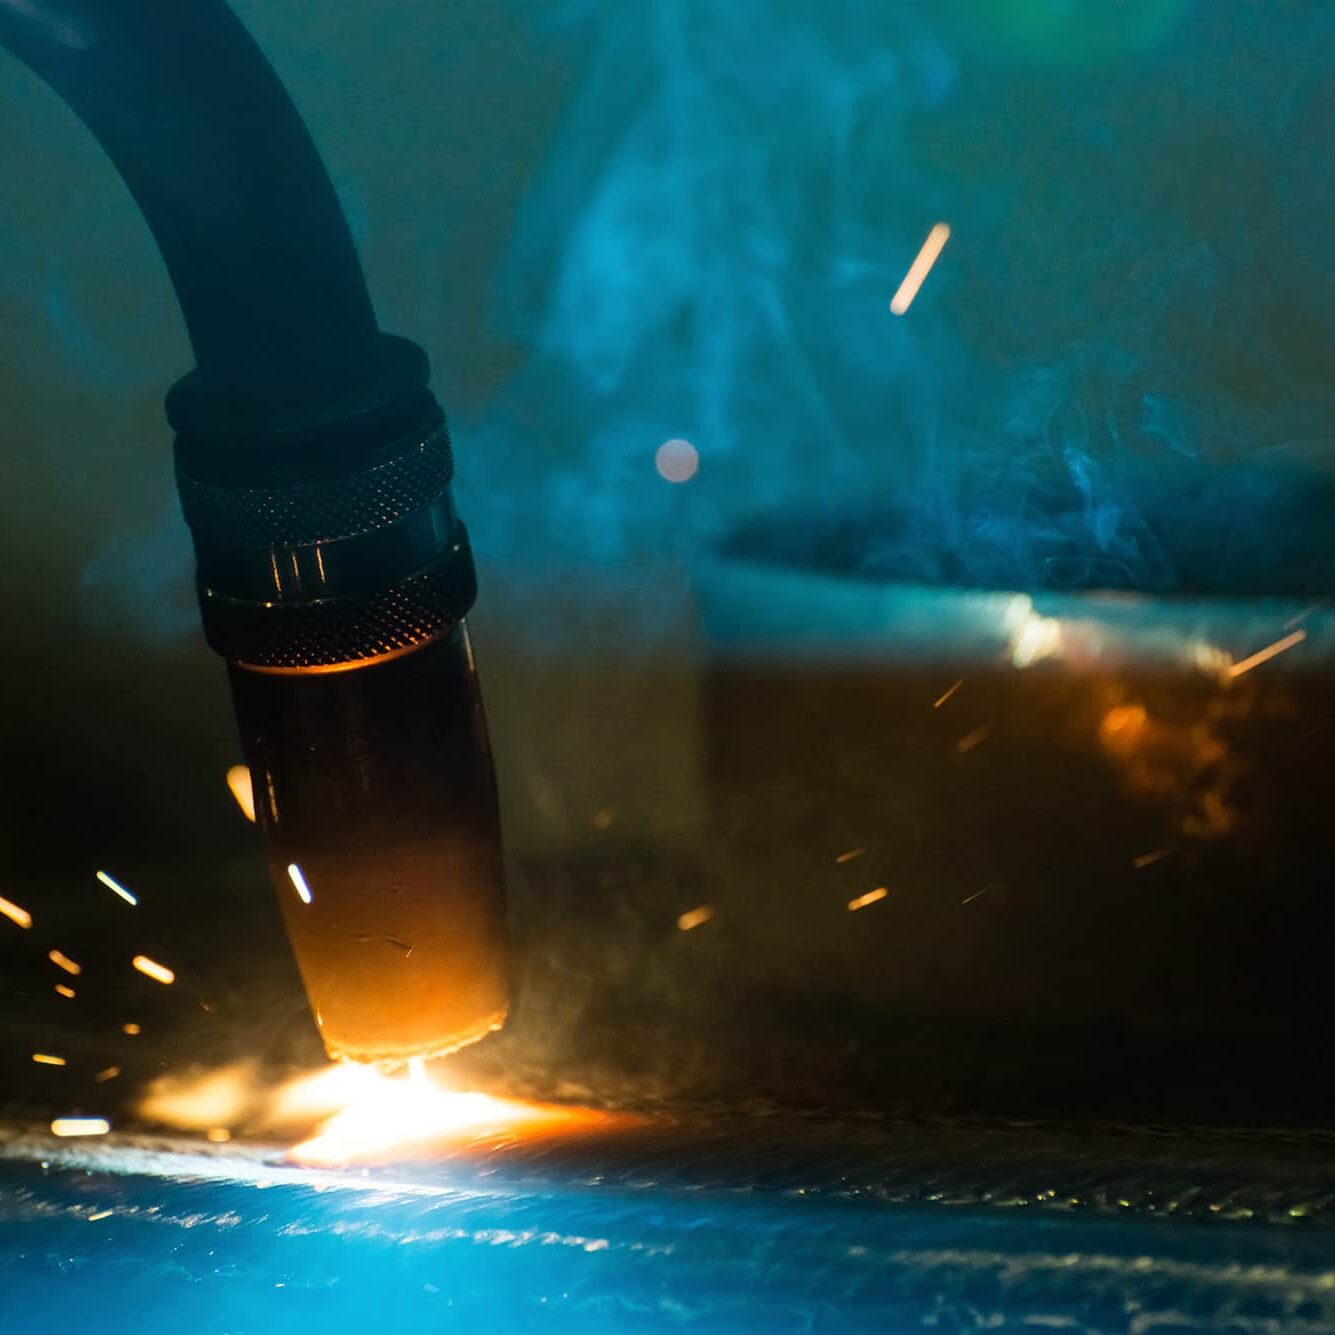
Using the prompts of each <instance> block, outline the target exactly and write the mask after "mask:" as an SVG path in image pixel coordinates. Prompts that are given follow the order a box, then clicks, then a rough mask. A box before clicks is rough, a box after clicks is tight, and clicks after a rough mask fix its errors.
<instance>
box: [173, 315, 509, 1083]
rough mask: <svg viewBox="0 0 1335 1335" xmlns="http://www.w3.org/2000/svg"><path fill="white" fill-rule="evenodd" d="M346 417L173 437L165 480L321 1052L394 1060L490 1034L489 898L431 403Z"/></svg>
mask: <svg viewBox="0 0 1335 1335" xmlns="http://www.w3.org/2000/svg"><path fill="white" fill-rule="evenodd" d="M390 342H391V343H393V344H402V343H403V341H402V340H391V341H390ZM406 346H407V347H408V348H411V346H412V345H406ZM418 356H419V357H420V354H418ZM424 366H425V363H424V360H423V362H422V368H423V371H424ZM355 426H356V430H348V429H346V428H339V429H328V430H324V431H308V432H306V433H305V435H304V436H303V437H302V438H300V439H297V440H295V441H291V442H287V447H286V448H284V449H274V448H272V444H271V443H270V445H269V447H268V448H266V449H264V450H262V451H261V450H258V449H257V450H253V451H248V450H245V449H244V448H243V449H235V448H234V449H232V450H229V451H220V450H217V449H211V448H208V442H201V441H199V440H198V439H196V438H195V437H192V436H191V435H188V434H185V433H183V434H182V435H181V436H179V437H178V440H177V449H176V458H177V480H178V484H179V488H180V494H181V501H182V509H183V510H184V513H185V516H186V520H187V522H188V523H189V525H190V528H191V532H192V534H193V537H194V541H195V551H196V556H197V564H198V574H197V582H198V589H199V598H200V606H201V609H202V612H203V618H204V628H205V634H206V636H207V638H208V640H209V643H210V644H211V645H212V646H213V648H214V649H216V650H217V651H218V652H219V653H221V654H222V655H223V656H224V657H225V658H226V659H227V661H228V665H229V674H230V678H231V685H232V697H233V702H234V705H235V708H236V715H237V721H238V724H239V727H240V732H241V740H242V745H243V748H244V753H245V758H246V763H247V765H248V766H249V768H250V772H251V781H252V786H253V791H254V796H255V813H256V819H257V822H258V824H259V825H260V827H261V829H262V831H263V833H264V836H265V842H266V847H267V859H268V864H269V872H270V879H271V880H272V882H273V885H274V888H275V890H276V892H277V894H278V896H279V901H280V903H281V905H282V910H283V916H284V921H285V923H286V925H287V929H288V935H289V937H290V939H291V942H292V946H293V950H294V953H295V955H296V959H297V964H298V966H299V968H300V970H301V974H302V978H303V981H304V983H305V986H306V991H307V995H308V998H309V1000H310V1004H311V1009H312V1011H313V1012H314V1015H315V1020H316V1023H317V1025H318V1026H319V1029H320V1033H321V1035H322V1037H323V1039H324V1043H325V1047H326V1049H327V1050H328V1052H329V1053H330V1055H331V1056H335V1057H348V1058H355V1059H358V1060H363V1061H377V1062H382V1063H397V1062H400V1061H403V1060H405V1059H407V1058H410V1057H416V1056H427V1057H429V1056H438V1055H442V1054H444V1053H447V1052H450V1051H453V1050H454V1049H456V1048H459V1047H462V1046H464V1045H465V1044H467V1043H470V1042H473V1041H474V1040H476V1039H478V1038H481V1037H483V1036H484V1035H485V1034H486V1033H488V1032H490V1031H491V1030H494V1029H498V1028H500V1027H501V1025H502V1023H503V1022H504V1020H505V1015H506V1009H507V1005H508V992H507V981H506V964H507V961H506V937H505V896H504V889H503V884H502V871H501V851H500V831H499V819H498V815H497V804H496V791H495V780H494V775H493V770H492V761H491V752H490V747H489V743H488V738H487V727H486V720H485V717H484V714H483V709H482V702H481V695H480V692H479V689H478V682H477V672H476V667H475V664H474V661H473V655H472V649H471V645H470V643H469V639H468V631H467V627H466V624H465V622H464V616H465V614H466V612H467V611H468V610H469V608H470V607H471V605H472V602H473V598H474V595H475V591H476V582H475V576H474V572H473V563H472V557H471V553H470V551H469V547H468V538H467V534H466V532H465V530H464V528H463V525H462V524H461V523H460V522H459V520H458V517H457V516H456V515H455V513H454V509H453V505H452V503H451V499H450V491H449V484H450V479H451V476H452V473H453V459H452V455H451V450H450V442H449V436H448V432H447V430H446V427H445V421H444V416H443V414H442V413H441V411H440V409H439V407H438V406H437V405H436V403H435V400H434V399H433V398H432V397H431V395H430V394H429V393H428V392H427V391H426V390H425V385H424V379H423V385H422V388H421V390H420V392H419V393H417V394H416V395H415V396H412V395H410V396H407V400H406V402H400V404H399V405H398V406H397V408H396V411H395V412H393V413H389V414H386V413H384V412H380V413H377V414H363V415H362V417H361V418H360V419H359V420H358V421H357V422H356V423H355ZM256 461H260V464H259V468H258V470H257V468H256V467H255V466H254V465H255V464H256ZM248 465H250V466H248Z"/></svg>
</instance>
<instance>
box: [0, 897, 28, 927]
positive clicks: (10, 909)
mask: <svg viewBox="0 0 1335 1335" xmlns="http://www.w3.org/2000/svg"><path fill="white" fill-rule="evenodd" d="M0 914H3V915H4V916H5V917H6V918H8V919H9V921H10V922H12V923H15V924H16V925H17V926H19V927H23V928H25V929H26V928H28V927H31V926H32V914H31V913H29V912H28V910H27V909H21V908H19V906H18V905H17V904H15V903H14V902H13V901H12V900H8V899H4V898H2V897H0Z"/></svg>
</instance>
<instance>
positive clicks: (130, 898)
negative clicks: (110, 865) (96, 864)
mask: <svg viewBox="0 0 1335 1335" xmlns="http://www.w3.org/2000/svg"><path fill="white" fill-rule="evenodd" d="M96 875H97V879H98V880H99V881H101V882H102V884H103V885H105V886H106V887H107V889H108V890H110V891H111V892H112V894H116V895H119V896H120V897H121V898H122V899H123V900H124V901H125V902H126V903H127V904H128V905H129V906H130V907H131V908H135V909H137V908H138V907H139V899H138V897H137V896H136V895H133V894H131V893H130V891H128V890H127V889H126V888H125V887H124V886H123V885H122V884H121V883H120V882H119V881H118V880H117V879H116V878H115V877H114V876H112V875H111V874H110V873H109V872H105V871H99V872H97V873H96Z"/></svg>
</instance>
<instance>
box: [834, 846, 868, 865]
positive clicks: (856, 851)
mask: <svg viewBox="0 0 1335 1335" xmlns="http://www.w3.org/2000/svg"><path fill="white" fill-rule="evenodd" d="M866 851H867V850H866V849H865V848H850V849H849V850H848V852H847V853H840V854H839V856H838V857H837V858H835V861H836V862H837V863H839V864H840V865H842V864H843V863H845V862H852V861H853V859H854V858H860V857H861V856H862V855H863V854H864V853H865V852H866Z"/></svg>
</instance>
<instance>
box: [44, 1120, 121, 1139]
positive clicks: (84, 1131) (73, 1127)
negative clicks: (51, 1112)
mask: <svg viewBox="0 0 1335 1335" xmlns="http://www.w3.org/2000/svg"><path fill="white" fill-rule="evenodd" d="M110 1130H111V1123H110V1122H108V1121H107V1119H106V1118H105V1117H57V1118H56V1120H55V1121H54V1122H52V1123H51V1134H52V1135H53V1136H105V1135H106V1134H107V1132H108V1131H110Z"/></svg>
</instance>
